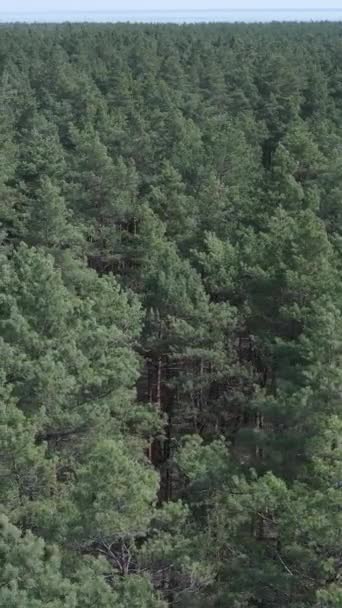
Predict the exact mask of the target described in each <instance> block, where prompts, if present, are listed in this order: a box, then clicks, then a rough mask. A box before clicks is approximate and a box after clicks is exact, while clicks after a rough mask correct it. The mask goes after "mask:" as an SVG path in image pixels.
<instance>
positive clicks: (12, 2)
mask: <svg viewBox="0 0 342 608" xmlns="http://www.w3.org/2000/svg"><path fill="white" fill-rule="evenodd" d="M216 8H217V9H240V10H241V9H252V10H253V9H254V10H255V9H272V10H274V9H303V10H314V9H316V10H318V9H322V10H326V9H342V0H0V12H5V11H8V12H15V11H23V12H29V11H32V12H33V11H44V12H46V11H49V10H51V11H54V10H67V11H70V10H75V11H76V10H80V11H82V12H84V11H91V10H94V11H100V10H103V11H110V10H112V11H116V10H117V11H120V10H122V11H126V10H149V9H151V10H155V9H165V10H168V9H175V10H179V9H183V10H187V9H189V10H194V9H216Z"/></svg>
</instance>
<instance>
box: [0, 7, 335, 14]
mask: <svg viewBox="0 0 342 608" xmlns="http://www.w3.org/2000/svg"><path fill="white" fill-rule="evenodd" d="M250 11H253V12H255V13H265V12H269V11H272V12H273V13H281V12H284V11H288V12H293V13H302V12H311V13H317V12H333V11H335V12H336V11H337V12H342V8H313V9H312V8H286V7H284V8H179V9H176V8H169V9H167V8H166V9H158V8H156V9H154V8H146V9H141V8H138V9H134V8H130V9H124V8H123V9H120V10H119V9H115V10H112V9H107V10H105V9H101V10H94V9H91V10H87V9H85V10H82V9H67V8H65V9H59V8H57V9H48V10H43V9H42V10H39V11H37V10H33V11H31V10H25V9H24V10H23V9H20V10H13V11H8V10H6V11H2V10H1V9H0V14H2V15H13V14H16V15H19V14H21V13H22V14H27V13H30V14H31V15H34V14H41V13H45V14H47V13H65V12H68V13H75V14H77V13H88V14H91V13H94V14H99V13H106V14H108V13H111V14H119V13H151V12H153V13H179V12H181V13H186V12H192V13H214V12H215V13H218V12H222V13H248V12H250Z"/></svg>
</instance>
